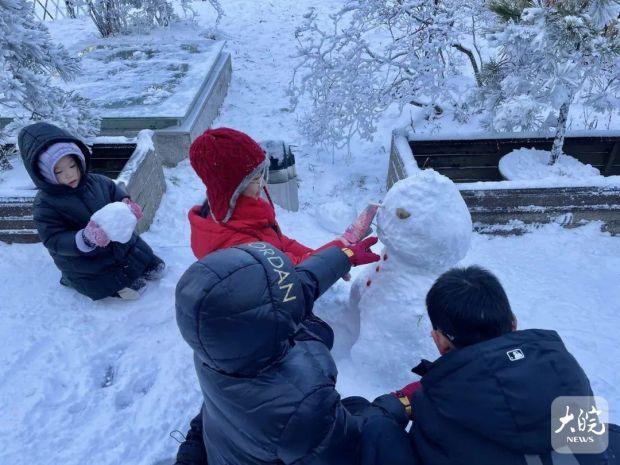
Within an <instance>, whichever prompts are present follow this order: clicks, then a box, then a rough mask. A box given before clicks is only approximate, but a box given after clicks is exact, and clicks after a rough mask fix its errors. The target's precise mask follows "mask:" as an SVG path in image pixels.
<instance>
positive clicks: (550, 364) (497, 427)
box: [414, 329, 592, 454]
mask: <svg viewBox="0 0 620 465" xmlns="http://www.w3.org/2000/svg"><path fill="white" fill-rule="evenodd" d="M515 350H518V351H520V353H519V352H513V351H515ZM520 354H523V356H524V357H523V358H520ZM515 355H516V356H515ZM511 358H512V359H515V360H514V361H511ZM422 385H423V387H424V389H423V391H424V394H425V395H426V397H427V398H428V399H429V401H430V402H431V404H432V405H433V406H434V407H435V409H436V410H437V411H438V412H439V413H440V414H441V416H443V417H445V418H447V419H448V421H450V422H454V423H456V424H459V425H460V426H461V427H463V428H466V429H468V430H470V431H473V432H475V433H476V434H479V435H481V436H484V437H485V438H487V439H489V440H491V441H493V442H495V443H498V444H500V445H501V446H503V447H505V448H507V449H509V450H514V451H517V452H520V453H526V454H541V453H545V452H548V451H549V448H550V431H551V403H552V402H553V400H554V399H555V398H556V397H558V396H591V395H592V390H591V387H590V383H589V381H588V378H587V377H586V375H585V373H584V372H583V370H582V369H581V367H580V366H579V364H578V363H577V361H576V360H575V358H574V357H573V356H572V355H571V354H570V353H569V352H568V351H567V350H566V347H565V346H564V343H563V342H562V340H561V339H560V337H559V336H558V334H557V333H556V332H555V331H546V330H541V329H530V330H524V331H515V332H512V333H509V334H506V335H503V336H500V337H497V338H495V339H491V340H489V341H485V342H482V343H479V344H476V345H473V346H470V347H466V348H463V349H459V350H456V351H454V352H450V353H448V354H446V355H444V356H443V357H440V358H439V359H438V360H437V361H435V362H434V363H432V364H430V365H429V366H428V367H427V372H426V374H425V375H424V376H423V378H422ZM414 402H415V399H414ZM414 410H415V404H414Z"/></svg>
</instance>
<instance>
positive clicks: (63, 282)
mask: <svg viewBox="0 0 620 465" xmlns="http://www.w3.org/2000/svg"><path fill="white" fill-rule="evenodd" d="M60 284H61V285H62V286H65V287H73V286H71V283H70V282H69V280H68V279H67V278H65V277H64V276H61V277H60Z"/></svg>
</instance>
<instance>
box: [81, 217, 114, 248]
mask: <svg viewBox="0 0 620 465" xmlns="http://www.w3.org/2000/svg"><path fill="white" fill-rule="evenodd" d="M82 237H83V238H84V242H86V243H87V244H88V245H90V246H91V247H92V246H97V247H105V246H106V245H108V244H109V243H110V238H109V237H108V235H107V234H106V232H105V231H104V230H103V229H101V228H100V227H99V225H98V224H97V223H95V222H94V221H89V222H88V224H87V225H86V227H85V228H84V229H83V232H82Z"/></svg>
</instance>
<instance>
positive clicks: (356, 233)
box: [342, 204, 379, 244]
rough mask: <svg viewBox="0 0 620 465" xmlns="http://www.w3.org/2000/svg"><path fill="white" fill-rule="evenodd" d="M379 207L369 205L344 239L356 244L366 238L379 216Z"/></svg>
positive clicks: (349, 228)
mask: <svg viewBox="0 0 620 465" xmlns="http://www.w3.org/2000/svg"><path fill="white" fill-rule="evenodd" d="M378 209H379V205H376V204H371V205H368V206H367V207H366V208H365V209H364V211H363V212H362V213H360V215H359V216H358V217H357V219H356V220H355V221H354V222H353V223H352V224H351V225H350V226H349V227H348V228H347V230H346V231H345V232H344V234H343V235H342V237H343V238H344V239H345V240H346V241H348V242H349V243H351V244H355V243H357V242H359V241H361V240H362V239H363V238H364V237H366V236H367V235H368V234H369V233H370V232H371V229H370V225H371V223H372V220H373V219H374V218H375V215H376V214H377V210H378Z"/></svg>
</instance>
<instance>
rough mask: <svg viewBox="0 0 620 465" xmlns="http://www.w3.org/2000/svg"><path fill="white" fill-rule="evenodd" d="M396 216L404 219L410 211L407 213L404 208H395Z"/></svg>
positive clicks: (409, 214)
mask: <svg viewBox="0 0 620 465" xmlns="http://www.w3.org/2000/svg"><path fill="white" fill-rule="evenodd" d="M396 216H398V217H399V218H400V219H401V220H406V219H407V218H409V217H410V216H411V213H409V212H408V211H407V210H405V209H404V208H397V209H396Z"/></svg>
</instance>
